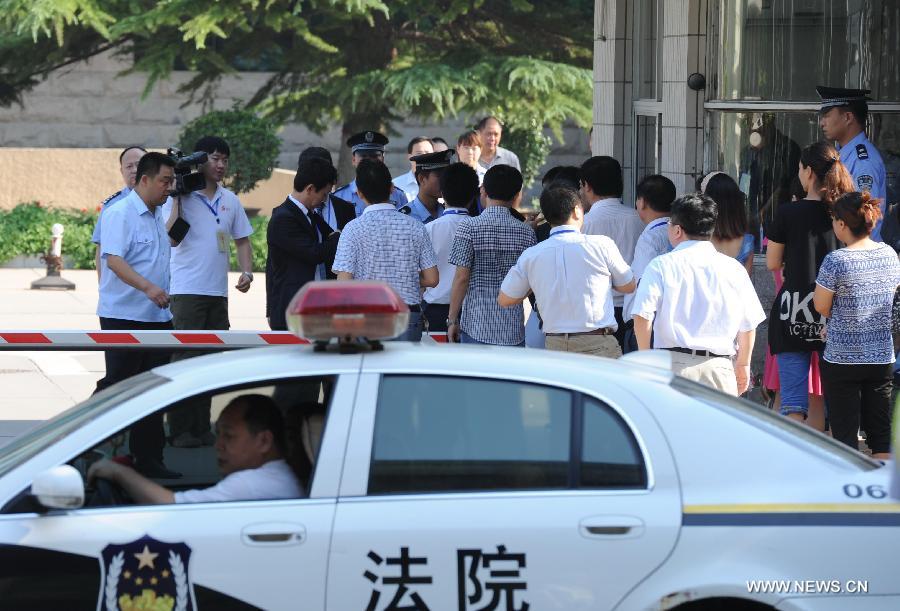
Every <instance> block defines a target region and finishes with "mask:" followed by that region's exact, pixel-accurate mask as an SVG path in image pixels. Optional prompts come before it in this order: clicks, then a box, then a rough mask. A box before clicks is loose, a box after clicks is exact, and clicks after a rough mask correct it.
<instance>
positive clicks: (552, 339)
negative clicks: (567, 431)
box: [497, 187, 635, 358]
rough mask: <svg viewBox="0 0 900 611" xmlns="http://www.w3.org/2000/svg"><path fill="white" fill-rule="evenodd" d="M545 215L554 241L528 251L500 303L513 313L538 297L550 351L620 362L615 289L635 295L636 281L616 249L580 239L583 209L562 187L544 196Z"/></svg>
mask: <svg viewBox="0 0 900 611" xmlns="http://www.w3.org/2000/svg"><path fill="white" fill-rule="evenodd" d="M541 212H542V213H543V215H544V218H545V219H547V222H548V223H550V226H551V229H550V237H549V238H547V239H546V240H544V241H543V242H540V243H539V244H536V245H535V246H532V247H531V248H528V249H526V250H525V251H524V252H523V253H522V254H521V255H520V256H519V260H518V261H517V262H516V264H515V265H514V266H513V267H512V268H511V269H510V270H509V272H508V273H507V274H506V278H504V280H503V284H502V285H501V286H500V294H499V295H498V297H497V303H499V304H500V306H501V307H505V308H507V307H510V306H513V305H516V304H518V303H522V301H524V300H525V298H526V297H527V296H528V293H529V292H531V291H534V297H535V299H536V300H537V304H538V309H539V310H540V312H541V319H542V320H543V322H544V333H545V334H546V336H547V340H546V348H547V349H548V350H560V351H563V352H579V353H582V354H593V355H596V356H607V357H612V358H616V357H618V356H620V355H621V354H622V352H621V350H620V349H619V345H618V343H617V342H616V340H615V338H614V337H613V334H614V333H615V331H616V326H617V325H616V318H615V315H614V313H613V305H612V288H613V287H615V288H616V289H617V290H618V291H620V292H622V293H630V292H632V291H634V286H635V283H634V278H633V276H632V273H631V269H630V268H629V267H628V264H627V263H625V261H624V260H623V259H622V255H621V254H620V253H619V250H618V249H617V248H616V245H615V243H614V242H613V241H612V240H611V239H610V238H608V237H606V236H592V235H584V234H582V233H581V231H580V230H581V226H582V224H583V223H584V209H583V207H582V203H581V200H580V199H579V197H578V194H577V193H575V192H574V191H572V190H571V189H566V188H564V187H551V188H549V189H546V190H545V191H544V192H543V193H541Z"/></svg>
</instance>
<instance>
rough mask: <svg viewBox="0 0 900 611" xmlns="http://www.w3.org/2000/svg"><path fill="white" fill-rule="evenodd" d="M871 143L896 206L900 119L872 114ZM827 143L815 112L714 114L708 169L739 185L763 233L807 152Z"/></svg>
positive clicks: (752, 219) (755, 226) (752, 220)
mask: <svg viewBox="0 0 900 611" xmlns="http://www.w3.org/2000/svg"><path fill="white" fill-rule="evenodd" d="M868 135H869V138H870V139H871V140H872V142H873V143H874V144H875V146H876V147H877V148H878V150H879V151H880V152H881V156H882V158H883V159H884V163H885V168H886V170H887V175H888V201H889V202H892V203H893V202H897V201H898V196H900V193H898V187H900V185H898V170H900V114H897V113H871V114H870V115H869V129H868ZM821 139H822V132H821V130H820V129H819V125H818V115H817V114H816V113H813V112H785V111H770V112H716V111H713V112H710V113H709V132H708V143H709V150H710V154H711V155H713V156H714V157H713V158H711V159H709V160H707V167H708V168H711V169H717V170H721V171H723V172H726V173H728V174H730V175H731V176H732V177H734V178H735V179H737V180H738V184H739V185H740V187H741V190H742V191H743V192H744V193H745V194H746V195H747V205H748V213H749V218H750V223H751V228H752V229H753V230H754V231H755V233H757V234H759V233H761V232H764V230H765V226H766V225H767V224H768V222H769V221H771V219H772V218H773V216H774V213H775V211H776V210H777V207H778V205H779V204H781V203H783V202H786V201H790V199H791V197H790V190H789V188H790V182H791V179H792V178H793V177H794V176H796V174H797V164H798V162H799V159H800V151H801V150H802V149H803V147H805V146H807V145H809V144H811V143H813V142H816V141H817V140H821Z"/></svg>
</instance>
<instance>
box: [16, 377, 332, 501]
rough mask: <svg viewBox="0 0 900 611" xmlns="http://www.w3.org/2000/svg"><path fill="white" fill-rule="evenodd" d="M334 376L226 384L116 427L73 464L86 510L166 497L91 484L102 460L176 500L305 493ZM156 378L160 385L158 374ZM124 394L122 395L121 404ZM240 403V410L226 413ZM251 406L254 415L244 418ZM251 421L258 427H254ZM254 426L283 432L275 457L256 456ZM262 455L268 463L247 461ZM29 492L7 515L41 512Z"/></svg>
mask: <svg viewBox="0 0 900 611" xmlns="http://www.w3.org/2000/svg"><path fill="white" fill-rule="evenodd" d="M336 380H337V376H309V377H302V378H293V379H282V380H276V381H268V382H258V383H254V384H244V385H235V386H230V387H226V388H221V389H217V390H215V391H212V392H207V393H202V394H199V395H195V396H190V397H187V398H184V399H181V400H179V401H177V402H175V403H172V404H170V405H168V406H166V407H165V408H162V409H160V410H158V411H156V412H154V413H153V414H150V415H148V416H146V417H145V418H142V419H141V420H139V421H137V422H134V423H132V424H131V425H129V426H128V427H125V428H123V429H121V430H118V431H115V432H113V433H112V434H111V435H110V436H109V437H107V438H106V439H104V441H102V442H101V443H99V444H97V445H95V446H94V447H91V448H89V449H87V450H86V451H84V452H82V453H81V454H79V455H78V456H77V457H75V458H73V459H72V460H70V461H69V464H71V465H72V466H74V467H75V468H76V469H78V470H79V471H80V472H81V474H82V477H83V478H84V479H85V482H86V489H85V507H106V506H109V505H140V504H153V503H159V502H166V501H159V500H154V499H141V498H139V497H137V496H134V494H133V493H131V491H129V489H128V486H127V485H123V484H122V483H121V482H115V483H113V482H112V481H111V480H109V479H106V478H104V479H105V482H97V481H95V482H88V477H87V474H88V472H89V470H90V469H91V465H92V464H93V463H95V462H96V461H98V460H109V461H112V462H116V463H119V464H120V465H124V466H126V467H128V468H129V470H130V471H137V472H139V473H141V474H142V475H144V476H146V477H147V478H148V479H150V480H153V481H155V482H156V483H158V484H160V485H161V486H163V487H164V488H166V489H167V490H169V491H171V492H172V493H174V498H175V502H176V503H185V504H188V503H191V504H193V503H207V502H223V501H245V500H271V499H281V498H284V499H287V498H302V497H305V496H307V494H308V491H309V489H310V488H311V485H312V478H313V476H314V473H315V463H316V459H317V458H318V450H319V444H320V442H321V439H322V435H323V433H324V428H325V423H326V416H327V409H328V405H329V401H330V399H331V396H332V395H333V391H334V386H335V383H336ZM152 382H153V383H154V385H155V384H158V383H159V379H158V378H157V379H156V380H152ZM141 388H143V389H144V390H146V388H145V387H143V386H142V387H141ZM98 396H99V394H98ZM122 399H123V397H122V395H121V394H120V395H119V396H118V401H117V402H116V404H120V403H121V401H122ZM236 400H237V402H238V403H240V407H238V408H237V412H236V411H235V410H233V409H232V410H228V408H229V406H230V405H233V403H234V402H235V401H236ZM251 408H252V409H254V410H255V414H256V415H255V417H253V416H246V417H245V416H243V415H242V414H246V413H247V410H249V409H251ZM241 410H243V411H241ZM226 411H227V412H228V413H227V414H226ZM235 414H237V416H235ZM235 418H237V419H235ZM245 418H247V419H246V420H245ZM250 420H253V424H250V425H248V424H247V423H248V422H250ZM173 427H178V428H180V429H182V430H183V431H188V432H190V437H192V438H193V440H192V441H191V442H190V443H184V442H185V439H187V437H185V436H183V435H182V436H179V434H175V429H174V428H173ZM253 427H256V428H257V429H262V430H269V431H275V430H278V431H279V434H278V435H276V437H277V438H278V439H279V441H278V443H276V444H275V446H276V455H275V457H274V458H270V456H272V455H270V454H267V453H266V454H262V453H256V450H255V448H256V447H257V446H256V445H255V442H248V441H247V440H248V439H249V437H248V435H249V434H250V433H247V432H246V431H247V430H252V428H253ZM151 451H152V453H151ZM140 456H151V457H152V458H155V457H157V456H158V457H159V459H158V460H155V461H153V462H151V463H149V464H150V467H151V468H150V469H148V468H147V467H144V468H143V469H142V468H141V460H140V458H138V457H140ZM259 460H261V461H263V462H264V465H263V466H262V467H257V468H249V467H246V466H244V465H246V464H247V463H248V462H251V464H253V463H255V462H257V461H259ZM98 484H99V485H98ZM27 492H28V491H27V490H26V491H23V492H22V493H21V494H19V495H18V496H17V497H16V499H14V500H13V501H12V502H10V503H8V504H7V506H6V507H4V508H3V512H4V513H22V512H29V511H36V510H37V508H36V506H35V505H34V500H33V499H32V498H31V497H30V495H28V494H27Z"/></svg>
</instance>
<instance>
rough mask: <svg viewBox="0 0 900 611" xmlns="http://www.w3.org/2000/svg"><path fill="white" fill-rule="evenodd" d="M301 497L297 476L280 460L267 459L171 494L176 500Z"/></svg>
mask: <svg viewBox="0 0 900 611" xmlns="http://www.w3.org/2000/svg"><path fill="white" fill-rule="evenodd" d="M303 496H305V494H304V492H303V489H302V488H301V487H300V483H299V482H298V481H297V476H296V475H294V472H293V471H291V468H290V466H288V464H287V462H285V461H284V460H270V461H269V462H267V463H266V464H264V465H263V466H261V467H259V468H256V469H244V470H242V471H235V472H234V473H231V474H229V475H226V476H225V478H224V479H223V480H222V481H220V482H219V483H218V484H216V485H215V486H212V487H211V488H205V489H203V490H185V491H183V492H176V493H175V502H176V503H224V502H227V501H261V500H266V499H297V498H301V497H303Z"/></svg>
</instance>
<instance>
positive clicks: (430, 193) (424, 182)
mask: <svg viewBox="0 0 900 611" xmlns="http://www.w3.org/2000/svg"><path fill="white" fill-rule="evenodd" d="M455 152H456V151H454V150H453V149H447V150H446V151H440V152H438V153H425V154H423V155H416V156H415V157H411V158H410V161H415V162H416V183H417V184H418V185H419V192H418V193H417V194H416V197H415V199H413V200H412V201H411V202H410V203H409V204H407V205H405V206H401V207H400V212H402V213H403V214H408V215H410V216H411V217H413V218H414V219H416V220H418V221H422V222H423V223H430V222H431V221H433V220H435V219H436V218H438V217H439V216H441V214H442V213H443V211H444V205H443V204H441V202H440V201H438V200H439V199H440V198H441V176H442V175H443V173H444V170H445V169H446V168H447V166H449V165H450V160H451V159H453V155H454V153H455Z"/></svg>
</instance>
